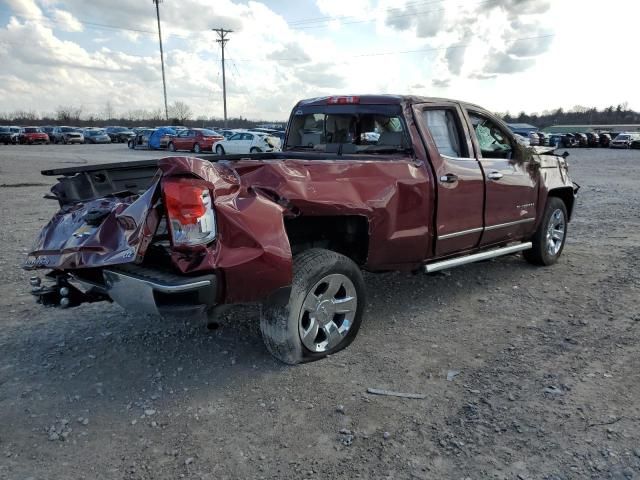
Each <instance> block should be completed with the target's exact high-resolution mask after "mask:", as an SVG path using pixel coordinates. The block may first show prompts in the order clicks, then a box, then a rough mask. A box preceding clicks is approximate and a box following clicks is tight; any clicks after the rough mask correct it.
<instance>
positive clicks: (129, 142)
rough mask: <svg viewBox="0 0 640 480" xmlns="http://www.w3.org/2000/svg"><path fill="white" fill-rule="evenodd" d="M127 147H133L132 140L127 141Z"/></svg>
mask: <svg viewBox="0 0 640 480" xmlns="http://www.w3.org/2000/svg"><path fill="white" fill-rule="evenodd" d="M127 147H129V148H130V149H131V150H133V147H134V144H133V140H129V141H128V142H127Z"/></svg>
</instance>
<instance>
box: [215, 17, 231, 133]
mask: <svg viewBox="0 0 640 480" xmlns="http://www.w3.org/2000/svg"><path fill="white" fill-rule="evenodd" d="M211 30H213V31H214V32H216V33H217V34H218V39H217V40H216V42H217V43H219V44H220V47H221V49H222V102H223V104H224V127H225V128H227V126H228V122H227V80H226V77H225V71H224V47H225V45H226V44H227V42H228V41H229V39H228V38H227V35H228V34H229V33H233V30H225V29H224V28H212V29H211Z"/></svg>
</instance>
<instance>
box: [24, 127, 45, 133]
mask: <svg viewBox="0 0 640 480" xmlns="http://www.w3.org/2000/svg"><path fill="white" fill-rule="evenodd" d="M24 132H25V133H42V130H40V129H39V128H35V127H29V128H25V129H24Z"/></svg>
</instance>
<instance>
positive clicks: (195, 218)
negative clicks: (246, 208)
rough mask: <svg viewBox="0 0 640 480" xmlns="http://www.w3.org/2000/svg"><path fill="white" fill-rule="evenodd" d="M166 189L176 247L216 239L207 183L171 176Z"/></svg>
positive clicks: (164, 188)
mask: <svg viewBox="0 0 640 480" xmlns="http://www.w3.org/2000/svg"><path fill="white" fill-rule="evenodd" d="M162 190H163V193H164V203H165V207H166V209H167V217H168V218H169V230H170V231H171V237H172V240H173V245H174V246H190V245H204V244H207V243H209V242H211V241H212V240H213V239H214V238H216V217H215V212H214V211H213V200H212V198H211V193H210V192H209V188H208V187H207V185H206V183H205V182H203V181H202V180H198V179H195V178H171V179H167V180H165V181H164V182H163V183H162Z"/></svg>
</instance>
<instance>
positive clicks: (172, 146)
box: [169, 142, 176, 152]
mask: <svg viewBox="0 0 640 480" xmlns="http://www.w3.org/2000/svg"><path fill="white" fill-rule="evenodd" d="M169 150H170V151H172V152H175V151H176V146H175V145H174V144H173V142H169Z"/></svg>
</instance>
